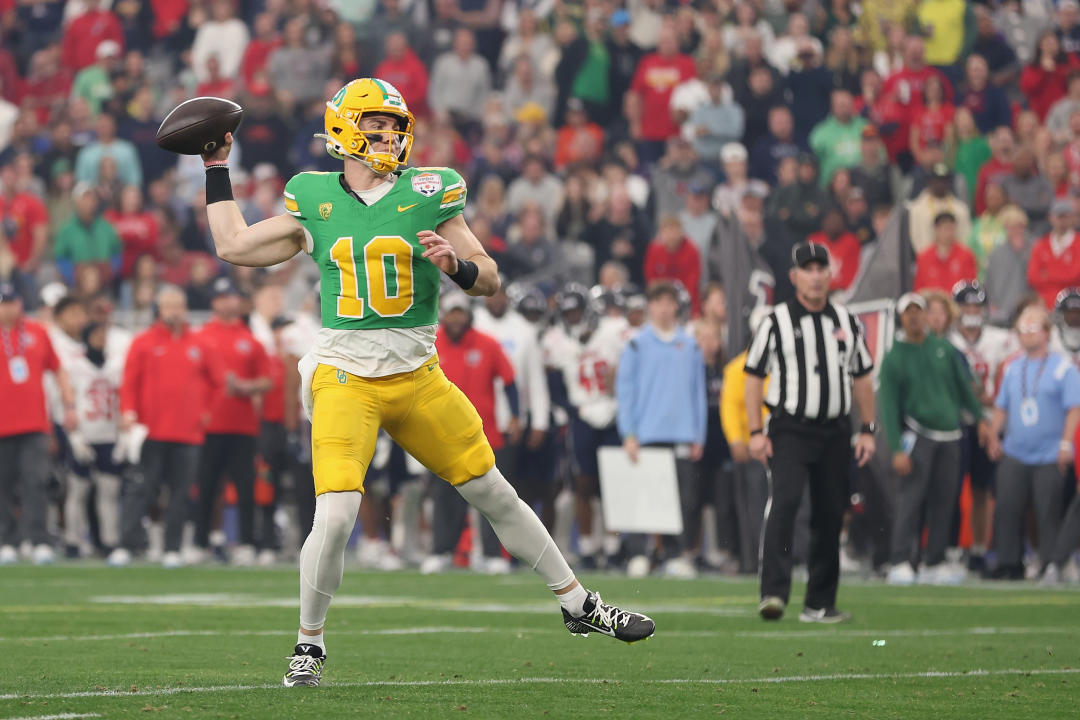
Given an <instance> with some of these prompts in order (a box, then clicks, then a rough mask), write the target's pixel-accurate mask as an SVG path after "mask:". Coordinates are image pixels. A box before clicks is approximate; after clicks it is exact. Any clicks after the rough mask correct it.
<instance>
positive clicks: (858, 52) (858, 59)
mask: <svg viewBox="0 0 1080 720" xmlns="http://www.w3.org/2000/svg"><path fill="white" fill-rule="evenodd" d="M864 65H865V61H864V58H863V49H862V48H861V47H860V46H858V45H856V44H855V38H854V37H853V36H852V32H851V30H849V29H848V28H846V27H841V26H837V27H834V28H833V29H832V30H830V31H829V48H828V50H827V51H826V53H825V67H826V68H828V70H829V72H831V73H832V76H833V85H834V86H835V87H838V88H844V89H845V90H847V91H848V92H850V93H851V94H852V95H857V94H859V93H860V92H861V90H862V77H861V76H862V70H863V66H864Z"/></svg>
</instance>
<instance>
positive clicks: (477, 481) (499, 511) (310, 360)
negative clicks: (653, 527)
mask: <svg viewBox="0 0 1080 720" xmlns="http://www.w3.org/2000/svg"><path fill="white" fill-rule="evenodd" d="M325 120H326V133H325V135H320V136H319V137H323V138H325V140H326V149H327V152H329V153H330V154H331V155H332V156H334V157H335V158H338V159H340V160H342V161H344V168H343V170H344V171H343V172H339V173H300V174H299V175H296V176H295V177H293V178H292V179H291V180H289V182H288V183H287V184H286V186H285V208H286V210H287V212H286V213H285V214H283V215H279V216H277V217H272V218H269V219H267V220H263V221H262V222H259V223H256V224H255V225H251V226H248V224H247V223H246V222H244V219H243V216H242V215H241V214H240V208H239V207H238V206H237V204H236V203H235V202H233V199H232V186H231V184H230V181H229V170H228V165H227V158H228V156H229V151H230V149H231V147H232V136H231V135H228V136H226V143H225V144H224V145H223V146H222V147H220V148H218V149H217V151H215V152H214V153H212V154H207V155H204V156H203V160H204V161H205V164H206V212H207V215H208V216H209V220H210V229H211V232H212V233H213V236H214V243H215V245H216V248H217V253H218V255H219V256H220V257H221V258H222V259H223V260H225V261H227V262H230V263H233V264H234V265H246V266H255V267H264V266H269V265H276V264H277V263H280V262H284V261H285V260H288V259H289V258H291V257H293V256H294V255H296V254H297V253H299V252H301V251H303V252H306V253H308V254H309V255H311V257H312V259H313V260H314V261H315V262H316V263H318V265H319V269H320V271H321V275H322V282H321V285H320V288H321V290H320V292H321V294H322V297H321V301H322V329H321V330H320V332H319V335H318V339H317V341H316V343H315V346H314V348H312V349H311V351H310V352H309V353H308V355H306V356H305V358H304V359H303V360H302V361H301V363H300V369H301V375H302V376H303V378H304V387H305V407H306V408H309V409H310V412H311V416H312V419H311V423H312V432H311V436H312V437H311V445H312V464H313V470H314V475H315V495H316V500H315V522H314V525H313V527H312V529H311V534H310V535H308V537H307V540H306V541H305V542H304V546H303V549H302V550H301V552H300V632H299V635H298V637H297V645H296V648H295V650H294V651H293V655H292V657H291V658H290V661H289V670H288V672H287V673H286V674H285V677H284V679H283V682H284V684H285V685H286V686H290V687H291V686H297V685H318V684H319V682H320V680H321V677H322V670H323V667H324V665H325V663H326V644H325V642H324V640H323V625H324V623H325V621H326V612H327V609H328V608H329V606H330V601H331V599H332V598H333V596H334V593H335V592H336V591H337V589H338V588H339V587H340V585H341V578H342V572H343V568H344V561H345V545H346V543H347V542H348V539H349V535H350V533H351V532H352V527H353V524H354V522H355V521H356V513H357V510H358V509H359V507H360V501H361V499H362V497H363V491H364V475H365V473H366V471H367V468H368V463H369V462H370V461H371V457H372V453H373V451H374V448H375V438H376V436H377V434H378V432H379V428H383V429H385V430H386V431H387V432H388V433H389V434H390V435H391V436H392V437H393V438H394V440H395V441H397V443H398V444H399V445H401V446H402V447H403V448H404V449H405V450H406V451H407V452H408V453H410V454H411V455H412V456H413V457H415V458H416V459H417V460H419V461H420V462H422V463H423V464H424V465H425V466H427V468H428V469H430V470H431V472H433V473H435V474H436V475H438V476H439V477H440V478H442V479H443V480H446V481H447V482H449V483H451V484H452V485H454V486H455V487H456V488H457V490H458V491H459V492H460V493H461V495H462V496H463V497H464V498H465V499H466V500H468V501H469V502H470V503H471V504H472V505H473V506H474V507H476V508H477V509H478V510H479V511H480V512H482V513H483V514H484V516H485V517H487V519H488V520H489V521H490V522H491V525H492V527H493V528H494V529H495V532H496V534H497V535H498V536H499V539H500V540H501V541H502V544H503V545H504V546H505V547H506V549H507V550H508V551H510V552H511V553H512V554H513V555H514V556H515V557H517V558H518V559H519V560H520V561H521V562H522V563H524V564H525V565H527V566H529V567H531V568H533V569H534V570H536V571H537V572H538V573H540V575H541V576H542V577H543V578H544V580H545V581H546V582H547V585H548V587H549V588H551V590H552V591H553V592H554V593H555V595H556V596H557V598H558V601H559V604H560V606H561V607H562V614H563V621H564V623H565V624H566V627H567V629H569V630H570V632H572V633H575V634H588V633H590V632H598V633H603V634H605V635H609V636H611V637H614V638H617V639H619V640H624V641H626V642H633V641H635V640H640V639H642V638H646V637H649V636H650V635H652V633H653V631H654V629H655V625H654V623H653V621H652V620H651V619H649V618H648V617H646V616H644V615H641V614H639V613H635V612H628V611H624V610H620V609H619V608H617V607H615V606H613V605H608V604H606V603H604V602H603V601H602V600H601V599H600V596H599V595H598V594H597V593H595V592H590V591H587V590H585V588H584V587H582V585H581V584H580V583H579V582H578V581H577V578H576V577H575V576H574V573H573V571H571V569H570V566H569V565H567V563H566V560H565V559H564V558H563V557H562V555H561V554H560V552H559V550H558V548H557V547H556V546H555V543H554V542H553V541H552V539H551V537H550V535H548V532H547V530H546V529H545V528H544V526H543V525H542V524H541V522H540V520H539V519H538V518H537V517H536V515H535V514H534V513H533V511H532V510H531V509H530V508H529V507H528V506H527V505H526V504H525V503H524V502H522V501H521V500H520V499H519V498H518V496H517V493H516V492H515V491H514V489H513V488H512V487H511V486H510V484H509V483H508V482H507V481H506V478H504V477H503V475H502V473H500V472H499V470H498V468H496V467H495V456H494V453H493V452H492V450H491V447H490V446H489V445H488V442H487V440H486V439H485V437H484V432H483V428H482V425H481V421H480V416H479V415H478V414H477V412H476V410H475V409H474V408H473V406H472V405H471V404H470V403H469V401H468V400H467V399H466V398H465V395H463V394H462V392H461V391H460V390H458V388H457V387H455V386H454V385H453V384H451V383H450V382H449V381H448V380H447V379H446V376H445V375H444V374H443V372H442V370H441V368H440V367H439V358H438V356H437V355H436V354H435V330H436V324H437V322H438V296H439V283H440V275H439V273H440V272H444V273H446V274H447V275H449V276H450V278H451V279H452V280H453V281H454V282H455V283H457V284H458V285H460V286H461V287H462V288H463V289H464V290H465V291H466V292H467V293H469V294H470V295H491V294H492V293H494V292H495V291H496V290H497V289H498V287H499V279H498V274H497V270H496V265H495V262H494V261H493V260H492V259H491V258H490V257H489V256H488V255H487V253H485V252H484V249H483V248H482V247H481V245H480V242H479V241H478V240H477V239H476V237H475V236H474V235H473V233H472V231H470V230H469V227H468V225H467V224H466V223H465V219H464V218H463V217H462V214H461V213H462V210H463V209H464V206H465V194H466V190H465V182H464V181H463V180H462V178H461V176H460V175H458V173H457V172H455V171H454V170H451V169H450V168H406V167H405V164H406V162H407V161H408V159H409V151H410V150H411V149H412V142H413V135H412V131H413V116H412V114H411V113H410V112H409V110H408V108H407V107H406V105H405V101H404V100H403V99H402V97H401V94H400V93H399V92H398V91H397V90H396V89H395V88H394V87H393V86H391V85H389V84H388V83H385V82H382V81H381V80H377V79H374V78H363V79H359V80H353V81H352V82H350V83H349V84H348V85H346V86H345V87H343V88H342V89H341V90H340V91H338V93H337V94H336V95H334V97H333V99H331V100H330V102H328V103H327V105H326V115H325Z"/></svg>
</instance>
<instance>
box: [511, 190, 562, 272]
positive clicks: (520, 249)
mask: <svg viewBox="0 0 1080 720" xmlns="http://www.w3.org/2000/svg"><path fill="white" fill-rule="evenodd" d="M549 227H550V226H549V225H548V224H547V222H546V221H545V220H544V214H543V212H542V211H541V210H540V208H539V207H537V206H536V205H533V204H531V203H530V204H528V205H526V206H525V207H523V208H522V209H521V212H520V213H519V214H518V222H517V225H516V226H515V227H513V228H511V233H512V234H516V236H517V237H516V238H515V239H514V241H513V242H512V243H511V244H510V247H509V249H508V250H507V251H506V255H505V256H504V258H505V260H506V270H505V272H506V274H507V275H508V276H510V279H511V280H520V279H523V278H528V279H529V280H531V281H533V282H540V281H543V280H547V281H549V282H561V281H562V280H563V279H564V277H563V275H564V273H565V272H566V268H565V267H564V264H563V262H562V253H561V252H560V250H559V246H558V245H556V244H555V242H553V241H552V240H551V239H550V238H549V236H548V234H547V233H548V230H547V228H549Z"/></svg>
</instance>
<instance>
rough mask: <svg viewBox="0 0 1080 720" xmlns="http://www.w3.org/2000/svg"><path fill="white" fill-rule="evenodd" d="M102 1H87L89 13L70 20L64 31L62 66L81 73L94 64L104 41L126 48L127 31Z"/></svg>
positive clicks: (121, 48)
mask: <svg viewBox="0 0 1080 720" xmlns="http://www.w3.org/2000/svg"><path fill="white" fill-rule="evenodd" d="M101 4H102V3H101V0H87V10H86V12H84V13H83V14H82V15H80V16H79V17H77V18H75V19H74V20H72V21H71V23H70V24H69V25H68V26H67V28H66V29H65V30H64V39H63V63H64V66H65V67H67V68H69V69H70V70H71V71H73V72H78V71H79V70H82V69H83V68H84V67H86V66H88V65H92V64H93V63H94V58H95V54H96V52H97V49H98V46H99V45H100V44H101V43H102V41H104V40H112V41H113V42H115V43H116V44H117V45H118V46H119V48H120V50H121V51H122V50H123V49H124V30H123V27H122V26H121V25H120V20H119V19H117V17H116V15H114V14H113V13H112V12H110V11H109V10H106V9H103V8H102V7H100V6H101Z"/></svg>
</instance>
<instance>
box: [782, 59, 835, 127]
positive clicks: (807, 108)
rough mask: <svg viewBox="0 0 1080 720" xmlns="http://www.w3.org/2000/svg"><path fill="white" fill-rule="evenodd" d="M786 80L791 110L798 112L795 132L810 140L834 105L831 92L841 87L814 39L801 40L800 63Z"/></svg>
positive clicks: (795, 113) (794, 112)
mask: <svg viewBox="0 0 1080 720" xmlns="http://www.w3.org/2000/svg"><path fill="white" fill-rule="evenodd" d="M785 84H786V86H787V87H786V90H787V92H788V93H789V94H790V97H791V111H792V113H793V114H794V115H795V136H796V137H797V138H799V139H800V140H803V141H807V140H808V139H809V137H810V134H811V132H812V131H813V130H814V128H815V126H816V125H818V124H819V123H823V122H825V121H826V119H827V116H828V114H829V111H830V109H831V97H832V93H833V91H834V90H837V89H839V88H837V87H836V86H835V85H834V83H833V75H832V73H831V72H830V71H829V69H828V68H827V67H825V66H824V65H823V64H822V57H821V55H820V54H819V53H818V52H817V50H816V49H815V48H814V45H813V43H811V42H809V41H807V40H804V41H803V42H802V44H801V47H800V49H799V56H798V66H797V67H795V68H794V69H793V70H792V71H791V73H789V74H788V76H787V78H786V83H785ZM811 147H812V145H811Z"/></svg>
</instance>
